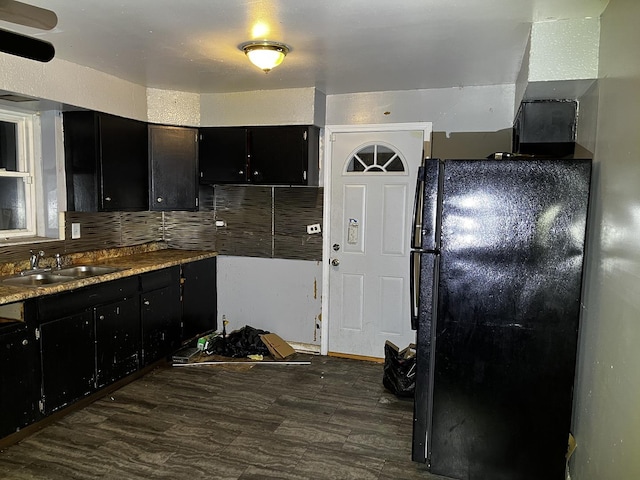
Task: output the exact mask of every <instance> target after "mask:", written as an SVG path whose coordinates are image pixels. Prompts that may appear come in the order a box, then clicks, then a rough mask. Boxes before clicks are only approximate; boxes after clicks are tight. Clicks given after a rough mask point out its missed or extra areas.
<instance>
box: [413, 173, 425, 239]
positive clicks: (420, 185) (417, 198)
mask: <svg viewBox="0 0 640 480" xmlns="http://www.w3.org/2000/svg"><path fill="white" fill-rule="evenodd" d="M423 190H424V167H419V168H418V179H417V181H416V193H415V195H414V197H413V221H412V225H411V248H420V247H422V225H420V224H418V221H419V222H420V223H422V212H421V210H422V208H421V207H422V205H421V204H422V202H421V197H422V192H423Z"/></svg>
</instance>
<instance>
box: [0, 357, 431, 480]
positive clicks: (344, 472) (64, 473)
mask: <svg viewBox="0 0 640 480" xmlns="http://www.w3.org/2000/svg"><path fill="white" fill-rule="evenodd" d="M296 359H297V360H300V359H302V360H309V359H310V360H311V365H295V366H282V365H275V366H273V365H257V366H254V367H249V366H248V365H231V366H197V367H180V368H177V367H174V368H159V369H156V370H154V371H152V372H151V373H149V374H147V375H146V376H144V377H142V378H141V379H138V380H136V381H134V382H132V383H130V384H128V385H126V386H125V387H123V388H121V389H119V390H117V391H115V392H113V393H111V394H109V395H106V396H105V397H103V398H102V399H100V400H98V401H96V402H95V403H93V404H91V405H89V406H88V407H86V408H84V409H81V410H77V411H75V412H73V413H71V414H69V415H67V416H66V417H64V418H62V419H61V420H59V421H57V422H55V423H53V424H52V425H50V426H47V427H45V428H44V429H43V430H41V431H39V432H37V433H36V434H34V435H32V436H30V437H28V438H26V439H25V440H23V441H22V442H20V443H18V444H16V445H13V446H11V447H9V448H7V449H4V450H3V451H2V452H0V478H3V479H5V478H6V479H11V480H14V479H15V480H22V479H51V480H58V479H60V480H63V479H64V480H69V479H105V480H132V479H156V478H157V479H174V480H175V479H178V480H181V479H212V480H218V479H220V480H222V479H228V480H254V479H255V480H257V479H261V480H264V479H279V480H298V479H313V480H323V479H335V480H348V479H371V480H392V479H393V480H412V479H436V478H438V477H436V476H431V475H429V474H428V472H427V471H426V469H425V466H424V465H420V464H416V463H414V462H411V425H412V418H413V414H412V408H413V402H412V400H410V399H399V398H397V397H396V396H394V395H393V394H391V393H389V392H388V391H386V390H385V389H384V388H383V386H382V365H380V364H375V363H370V362H363V361H356V360H346V359H338V358H332V357H320V356H314V357H306V356H305V357H301V356H298V357H297V358H296Z"/></svg>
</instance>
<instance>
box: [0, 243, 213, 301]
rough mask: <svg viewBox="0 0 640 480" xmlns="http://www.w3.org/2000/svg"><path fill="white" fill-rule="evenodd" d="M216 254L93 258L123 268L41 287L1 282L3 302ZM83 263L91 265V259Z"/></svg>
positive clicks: (159, 253)
mask: <svg viewBox="0 0 640 480" xmlns="http://www.w3.org/2000/svg"><path fill="white" fill-rule="evenodd" d="M216 255H217V253H216V252H210V251H194V250H173V249H164V250H156V251H152V252H145V253H135V254H133V255H122V256H118V257H111V258H105V259H103V260H100V261H96V262H91V265H106V266H110V267H118V268H121V269H122V270H119V271H117V272H113V273H107V274H104V275H96V276H94V277H86V278H79V279H77V280H72V281H69V282H63V283H57V284H53V285H46V286H41V287H20V286H15V285H8V284H6V283H2V282H0V305H4V304H7V303H13V302H20V301H22V300H27V299H29V298H36V297H41V296H43V295H51V294H53V293H59V292H65V291H69V290H75V289H77V288H81V287H86V286H88V285H95V284H98V283H102V282H107V281H109V280H116V279H118V278H125V277H130V276H133V275H139V274H141V273H145V272H150V271H153V270H158V269H161V268H166V267H172V266H175V265H181V264H183V263H189V262H195V261H197V260H204V259H206V258H211V257H215V256H216ZM82 264H83V265H87V263H82ZM66 266H71V265H65V267H66Z"/></svg>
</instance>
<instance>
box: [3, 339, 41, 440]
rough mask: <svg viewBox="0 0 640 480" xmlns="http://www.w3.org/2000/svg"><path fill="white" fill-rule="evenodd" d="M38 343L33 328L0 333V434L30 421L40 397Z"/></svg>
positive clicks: (5, 433)
mask: <svg viewBox="0 0 640 480" xmlns="http://www.w3.org/2000/svg"><path fill="white" fill-rule="evenodd" d="M38 358H39V357H38V347H37V342H36V340H35V335H34V334H33V331H31V330H28V329H27V328H24V327H21V328H17V329H15V330H13V331H11V332H5V333H0V438H1V437H4V436H6V435H9V434H11V433H14V432H16V431H17V430H19V429H21V428H22V427H25V426H27V425H29V424H30V423H31V422H33V421H34V420H35V419H36V417H37V414H38V407H37V405H38V400H39V399H40V375H39V373H40V369H39V366H38Z"/></svg>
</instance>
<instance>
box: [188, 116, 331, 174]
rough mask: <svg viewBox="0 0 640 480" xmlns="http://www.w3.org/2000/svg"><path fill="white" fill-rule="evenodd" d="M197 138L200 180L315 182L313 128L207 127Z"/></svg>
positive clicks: (316, 135) (316, 150)
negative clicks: (198, 141) (199, 143)
mask: <svg viewBox="0 0 640 480" xmlns="http://www.w3.org/2000/svg"><path fill="white" fill-rule="evenodd" d="M200 141H201V145H200V183H207V184H221V183H252V184H256V185H318V155H319V129H318V128H317V127H313V126H300V125H294V126H269V127H246V128H243V127H209V128H201V129H200Z"/></svg>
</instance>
